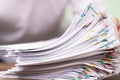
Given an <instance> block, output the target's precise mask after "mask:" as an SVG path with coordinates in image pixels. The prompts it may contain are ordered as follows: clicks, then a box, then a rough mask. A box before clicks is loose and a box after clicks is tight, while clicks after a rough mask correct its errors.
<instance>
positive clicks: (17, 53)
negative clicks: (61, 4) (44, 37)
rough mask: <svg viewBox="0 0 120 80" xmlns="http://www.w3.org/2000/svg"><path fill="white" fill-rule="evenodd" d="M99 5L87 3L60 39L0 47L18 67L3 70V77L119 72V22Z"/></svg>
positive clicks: (83, 77) (63, 79) (92, 78)
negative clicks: (117, 26)
mask: <svg viewBox="0 0 120 80" xmlns="http://www.w3.org/2000/svg"><path fill="white" fill-rule="evenodd" d="M98 1H99V0H98ZM97 6H98V5H97V2H88V3H87V4H86V5H85V8H84V10H83V13H81V14H80V15H76V16H75V17H74V19H73V21H72V23H71V25H70V26H69V28H68V29H67V30H66V32H65V33H64V34H63V35H62V36H61V37H59V38H56V39H53V40H49V41H43V42H35V43H26V44H16V45H6V46H0V49H1V50H2V51H6V53H7V55H6V56H7V57H16V65H15V67H14V68H12V69H9V70H7V71H4V72H1V79H3V80H4V79H5V78H6V79H8V78H9V79H10V78H12V79H14V78H19V79H21V80H22V79H25V80H32V79H33V80H96V79H101V78H104V77H107V76H108V75H111V74H113V73H119V71H118V70H117V69H118V68H119V66H118V65H119V55H120V54H119V45H120V42H119V36H118V33H117V29H116V25H115V24H114V22H113V19H112V17H111V16H110V15H109V14H107V13H106V11H105V10H104V9H100V8H98V7H97ZM9 79H8V80H9Z"/></svg>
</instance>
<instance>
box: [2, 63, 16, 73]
mask: <svg viewBox="0 0 120 80" xmlns="http://www.w3.org/2000/svg"><path fill="white" fill-rule="evenodd" d="M12 67H14V64H7V63H0V71H5V70H7V69H10V68H12Z"/></svg>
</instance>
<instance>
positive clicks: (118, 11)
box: [105, 0, 120, 19]
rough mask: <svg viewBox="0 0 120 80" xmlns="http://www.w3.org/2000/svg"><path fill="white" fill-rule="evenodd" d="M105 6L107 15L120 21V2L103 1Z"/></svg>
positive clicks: (115, 0)
mask: <svg viewBox="0 0 120 80" xmlns="http://www.w3.org/2000/svg"><path fill="white" fill-rule="evenodd" d="M105 4H106V6H107V9H108V11H109V13H110V14H112V16H114V17H117V18H119V19H120V0H105Z"/></svg>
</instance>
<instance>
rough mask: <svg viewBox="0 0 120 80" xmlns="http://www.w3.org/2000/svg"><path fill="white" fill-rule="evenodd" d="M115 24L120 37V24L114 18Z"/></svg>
mask: <svg viewBox="0 0 120 80" xmlns="http://www.w3.org/2000/svg"><path fill="white" fill-rule="evenodd" d="M114 22H115V24H116V26H117V29H118V32H119V36H120V23H119V20H118V18H114Z"/></svg>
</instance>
